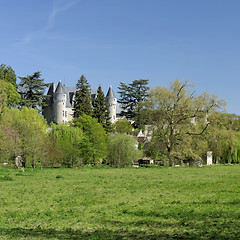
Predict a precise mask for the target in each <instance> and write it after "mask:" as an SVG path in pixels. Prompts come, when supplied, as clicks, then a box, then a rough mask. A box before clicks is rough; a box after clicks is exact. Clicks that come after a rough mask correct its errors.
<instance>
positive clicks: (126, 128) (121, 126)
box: [113, 118, 133, 133]
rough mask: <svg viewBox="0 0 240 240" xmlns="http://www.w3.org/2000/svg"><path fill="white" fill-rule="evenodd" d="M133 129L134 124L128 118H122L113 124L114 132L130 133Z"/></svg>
mask: <svg viewBox="0 0 240 240" xmlns="http://www.w3.org/2000/svg"><path fill="white" fill-rule="evenodd" d="M132 129H133V126H132V124H131V123H130V122H129V121H128V120H127V119H126V118H120V119H118V120H117V121H116V122H115V123H114V124H113V132H117V133H128V132H130V131H132Z"/></svg>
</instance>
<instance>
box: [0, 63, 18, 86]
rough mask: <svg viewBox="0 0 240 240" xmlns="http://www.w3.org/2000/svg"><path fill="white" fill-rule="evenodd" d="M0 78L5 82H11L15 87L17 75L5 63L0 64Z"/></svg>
mask: <svg viewBox="0 0 240 240" xmlns="http://www.w3.org/2000/svg"><path fill="white" fill-rule="evenodd" d="M0 79H1V80H4V81H5V82H7V83H11V84H12V85H13V87H14V88H15V89H16V87H17V84H16V81H17V77H16V74H15V71H14V70H13V69H12V67H11V66H6V65H5V64H1V66H0Z"/></svg>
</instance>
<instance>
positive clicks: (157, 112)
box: [141, 80, 224, 164]
mask: <svg viewBox="0 0 240 240" xmlns="http://www.w3.org/2000/svg"><path fill="white" fill-rule="evenodd" d="M190 86H191V85H190V84H189V83H188V82H187V81H185V82H183V83H181V82H179V81H178V80H176V81H174V82H173V83H171V85H170V88H164V87H156V88H154V89H152V90H151V91H150V94H149V97H148V100H147V101H146V103H145V105H144V107H145V109H143V110H142V112H141V113H142V116H143V117H144V118H145V119H147V121H148V122H149V123H151V124H152V125H153V126H154V129H155V131H154V137H153V141H155V142H163V143H164V144H165V147H166V155H167V158H168V159H169V160H170V161H171V163H172V164H174V163H175V160H174V159H175V158H174V155H176V154H180V155H182V156H184V155H185V154H184V151H186V150H188V152H189V151H191V149H192V148H191V146H189V144H190V143H191V142H192V138H194V137H195V136H199V135H201V134H203V132H204V131H205V130H206V129H207V127H208V126H209V125H210V124H211V122H209V119H208V116H210V115H211V114H212V112H214V111H216V110H218V109H220V108H221V107H222V106H224V101H222V100H217V97H216V96H214V95H209V94H207V93H203V94H201V95H199V96H195V95H194V92H192V91H190ZM186 146H189V147H187V148H186ZM189 148H190V149H189ZM188 154H190V153H188Z"/></svg>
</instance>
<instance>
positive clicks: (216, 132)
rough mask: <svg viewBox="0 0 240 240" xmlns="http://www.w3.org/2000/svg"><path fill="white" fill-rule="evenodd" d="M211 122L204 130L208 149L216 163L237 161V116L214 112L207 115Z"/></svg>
mask: <svg viewBox="0 0 240 240" xmlns="http://www.w3.org/2000/svg"><path fill="white" fill-rule="evenodd" d="M209 119H210V121H211V122H212V124H211V126H210V127H209V128H208V129H207V131H206V134H205V135H206V136H205V138H206V140H207V142H208V150H209V151H212V152H213V159H214V161H215V163H216V164H218V163H231V162H239V157H240V155H239V144H240V142H239V132H238V130H237V129H238V128H239V127H238V117H237V116H236V115H233V114H226V113H220V112H215V113H214V114H212V115H211V116H210V117H209Z"/></svg>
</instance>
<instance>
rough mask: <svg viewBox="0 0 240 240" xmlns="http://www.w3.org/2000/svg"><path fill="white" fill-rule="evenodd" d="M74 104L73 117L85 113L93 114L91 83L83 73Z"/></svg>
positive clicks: (77, 86)
mask: <svg viewBox="0 0 240 240" xmlns="http://www.w3.org/2000/svg"><path fill="white" fill-rule="evenodd" d="M76 88H77V91H76V94H75V99H74V105H73V117H74V118H78V117H79V116H82V115H84V114H86V115H90V116H92V99H91V93H90V85H89V84H88V82H87V79H86V78H85V77H84V76H83V75H82V76H81V78H80V79H79V80H78V82H77V85H76Z"/></svg>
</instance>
